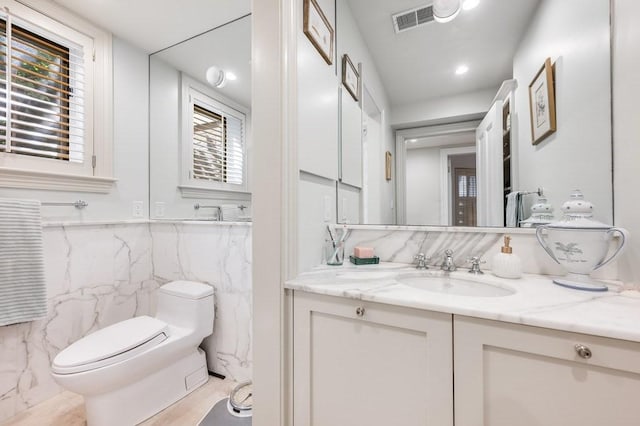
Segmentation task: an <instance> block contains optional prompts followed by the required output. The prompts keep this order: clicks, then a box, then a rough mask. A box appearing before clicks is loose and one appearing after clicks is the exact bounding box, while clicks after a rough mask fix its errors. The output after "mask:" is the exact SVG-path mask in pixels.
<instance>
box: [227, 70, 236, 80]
mask: <svg viewBox="0 0 640 426" xmlns="http://www.w3.org/2000/svg"><path fill="white" fill-rule="evenodd" d="M225 76H226V77H227V80H229V81H235V80H237V79H238V77H237V76H236V75H235V74H234V73H232V72H231V71H227V72H226V73H225Z"/></svg>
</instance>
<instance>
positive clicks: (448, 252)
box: [444, 249, 453, 257]
mask: <svg viewBox="0 0 640 426" xmlns="http://www.w3.org/2000/svg"><path fill="white" fill-rule="evenodd" d="M444 255H445V256H449V257H451V256H453V250H451V249H446V250H445V251H444Z"/></svg>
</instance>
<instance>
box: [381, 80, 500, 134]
mask: <svg viewBox="0 0 640 426" xmlns="http://www.w3.org/2000/svg"><path fill="white" fill-rule="evenodd" d="M497 91H498V88H497V87H495V88H490V89H483V90H479V91H476V92H469V93H463V94H461V95H456V96H447V97H443V98H434V99H429V100H426V101H424V102H418V103H410V104H401V105H393V109H392V111H391V126H392V127H393V128H394V129H407V128H410V127H420V126H424V125H428V124H436V123H438V121H441V120H444V119H449V118H451V117H459V118H460V119H459V120H458V121H466V120H471V119H476V118H478V117H482V116H484V114H486V113H487V111H488V110H489V107H490V106H491V101H492V100H493V98H494V96H495V95H496V92H497Z"/></svg>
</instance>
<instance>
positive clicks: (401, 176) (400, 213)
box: [396, 120, 480, 225]
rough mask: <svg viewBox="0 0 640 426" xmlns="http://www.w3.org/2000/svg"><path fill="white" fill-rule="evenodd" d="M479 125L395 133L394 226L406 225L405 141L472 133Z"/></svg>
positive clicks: (438, 126)
mask: <svg viewBox="0 0 640 426" xmlns="http://www.w3.org/2000/svg"><path fill="white" fill-rule="evenodd" d="M478 124H480V120H472V121H462V122H459V123H453V124H440V125H436V126H425V127H416V128H415V129H403V130H397V131H396V224H397V225H406V224H407V205H406V202H407V194H406V192H407V170H406V161H407V140H409V139H419V138H426V137H430V136H444V135H450V134H454V133H465V132H473V134H475V131H476V128H477V127H478Z"/></svg>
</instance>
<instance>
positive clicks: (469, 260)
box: [467, 256, 487, 275]
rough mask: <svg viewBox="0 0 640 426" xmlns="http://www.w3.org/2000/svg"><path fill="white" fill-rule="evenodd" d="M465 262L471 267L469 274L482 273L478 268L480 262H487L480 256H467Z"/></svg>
mask: <svg viewBox="0 0 640 426" xmlns="http://www.w3.org/2000/svg"><path fill="white" fill-rule="evenodd" d="M467 263H471V269H469V273H470V274H478V275H480V274H484V272H482V271H481V270H480V264H483V263H487V261H486V260H482V259H481V258H480V256H472V257H468V258H467Z"/></svg>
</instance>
